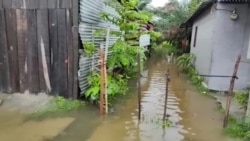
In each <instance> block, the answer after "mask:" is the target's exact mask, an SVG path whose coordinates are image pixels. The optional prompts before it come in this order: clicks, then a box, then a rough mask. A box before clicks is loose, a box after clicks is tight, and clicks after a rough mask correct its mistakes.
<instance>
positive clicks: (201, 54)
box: [190, 9, 215, 83]
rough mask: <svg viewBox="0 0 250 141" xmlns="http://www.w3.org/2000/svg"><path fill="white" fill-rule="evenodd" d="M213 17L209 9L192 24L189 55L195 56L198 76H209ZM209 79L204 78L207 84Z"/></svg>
mask: <svg viewBox="0 0 250 141" xmlns="http://www.w3.org/2000/svg"><path fill="white" fill-rule="evenodd" d="M214 21H215V15H214V13H213V12H211V9H208V10H207V11H205V12H204V13H203V14H202V15H200V16H199V17H198V18H197V20H196V21H195V23H194V24H193V29H192V30H193V31H192V40H191V47H190V48H191V53H193V54H194V55H195V56H196V60H195V68H196V70H197V71H198V73H199V74H205V75H207V74H210V66H211V61H212V47H213V44H214V43H213V38H214V37H213V35H214ZM196 26H197V27H198V31H197V38H196V46H195V47H193V45H194V36H195V28H196ZM208 81H209V78H206V83H208Z"/></svg>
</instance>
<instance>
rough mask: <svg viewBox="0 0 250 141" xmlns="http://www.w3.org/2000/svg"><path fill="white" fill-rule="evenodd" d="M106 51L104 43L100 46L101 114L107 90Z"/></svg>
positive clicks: (101, 113)
mask: <svg viewBox="0 0 250 141" xmlns="http://www.w3.org/2000/svg"><path fill="white" fill-rule="evenodd" d="M104 77H105V76H104V51H103V45H101V48H100V99H99V110H100V115H103V114H104V111H103V106H104V92H105V82H104Z"/></svg>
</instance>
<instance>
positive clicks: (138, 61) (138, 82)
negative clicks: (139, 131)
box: [137, 53, 141, 120]
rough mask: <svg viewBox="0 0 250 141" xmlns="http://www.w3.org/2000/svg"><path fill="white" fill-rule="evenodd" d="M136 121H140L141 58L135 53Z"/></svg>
mask: <svg viewBox="0 0 250 141" xmlns="http://www.w3.org/2000/svg"><path fill="white" fill-rule="evenodd" d="M137 69H138V70H137V87H138V120H141V56H140V53H137Z"/></svg>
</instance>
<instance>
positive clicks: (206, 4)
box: [180, 0, 216, 28]
mask: <svg viewBox="0 0 250 141" xmlns="http://www.w3.org/2000/svg"><path fill="white" fill-rule="evenodd" d="M214 2H216V1H214V0H209V1H206V2H203V3H202V4H201V5H200V6H199V8H198V9H197V10H196V11H195V12H194V14H193V15H192V16H191V17H190V18H189V19H188V20H187V21H186V22H184V23H182V24H181V25H180V27H181V28H184V27H191V26H192V25H193V22H194V20H195V19H196V18H197V17H198V16H200V15H201V14H202V13H203V12H204V11H205V10H206V9H208V8H209V7H211V6H212V5H213V4H214Z"/></svg>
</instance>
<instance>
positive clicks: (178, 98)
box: [0, 57, 235, 141]
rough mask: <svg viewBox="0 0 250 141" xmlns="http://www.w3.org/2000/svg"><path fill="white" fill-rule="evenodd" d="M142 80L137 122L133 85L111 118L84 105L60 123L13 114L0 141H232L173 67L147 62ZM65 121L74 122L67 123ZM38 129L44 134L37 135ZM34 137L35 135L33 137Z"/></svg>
mask: <svg viewBox="0 0 250 141" xmlns="http://www.w3.org/2000/svg"><path fill="white" fill-rule="evenodd" d="M167 69H169V70H170V75H171V76H170V77H171V81H170V83H169V98H168V105H167V113H168V114H169V115H170V116H169V120H170V121H171V122H172V123H173V124H172V125H171V126H170V127H169V128H165V129H163V128H162V118H163V109H164V97H165V81H166V78H165V74H166V71H167ZM143 75H144V76H147V77H144V78H142V84H143V85H142V105H141V106H142V113H141V114H142V119H141V121H140V122H138V118H137V115H138V108H137V107H138V106H137V91H136V89H135V86H136V83H135V82H131V83H130V84H129V86H130V87H131V88H132V89H131V90H130V92H129V96H128V98H123V99H120V100H119V101H118V104H116V107H115V113H113V114H110V115H108V116H107V117H102V118H100V117H99V115H98V108H97V107H95V106H85V107H84V109H80V110H79V111H75V112H72V113H69V114H68V115H64V117H61V118H59V119H48V120H44V121H41V122H32V121H31V122H26V123H22V121H19V120H20V119H22V118H20V119H19V118H17V116H16V115H13V116H10V117H7V118H6V117H5V116H3V115H0V125H1V126H0V140H1V141H2V140H4V141H14V140H17V138H18V140H19V141H28V140H32V141H41V138H43V137H48V136H49V137H50V138H51V137H55V136H56V135H57V136H56V137H55V138H54V139H52V140H53V141H235V140H234V139H230V138H227V137H225V136H223V135H222V133H221V131H222V121H223V114H221V113H220V112H218V111H217V109H216V107H217V106H216V102H215V101H214V100H212V99H209V98H207V97H205V96H201V95H200V94H198V93H197V92H196V90H195V89H194V88H193V87H192V86H191V85H190V84H189V83H188V82H187V80H186V79H185V77H183V76H182V75H180V74H179V73H178V69H177V68H176V66H174V65H171V64H168V61H167V60H166V59H161V58H156V57H155V58H152V59H151V60H150V61H149V62H148V63H147V71H144V73H143ZM0 113H1V111H0ZM2 113H3V112H2ZM68 119H73V120H70V122H67V120H68ZM16 120H17V121H16ZM8 121H9V122H8ZM45 122H46V124H44V123H45ZM9 123H11V126H10V124H9ZM27 124H30V125H27ZM69 124H70V125H69ZM20 125H21V126H20ZM61 126H63V127H61ZM59 127H60V128H59ZM42 128H43V129H44V130H42V131H41V130H40V129H42ZM55 128H56V129H55ZM13 129H16V130H13ZM62 129H64V130H63V131H62ZM1 133H2V134H1ZM32 133H36V134H35V135H37V136H32ZM47 133H49V134H47ZM52 133H53V135H52ZM12 134H16V135H17V136H13V135H12ZM38 134H39V135H38ZM13 138H15V139H14V140H10V139H13Z"/></svg>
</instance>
